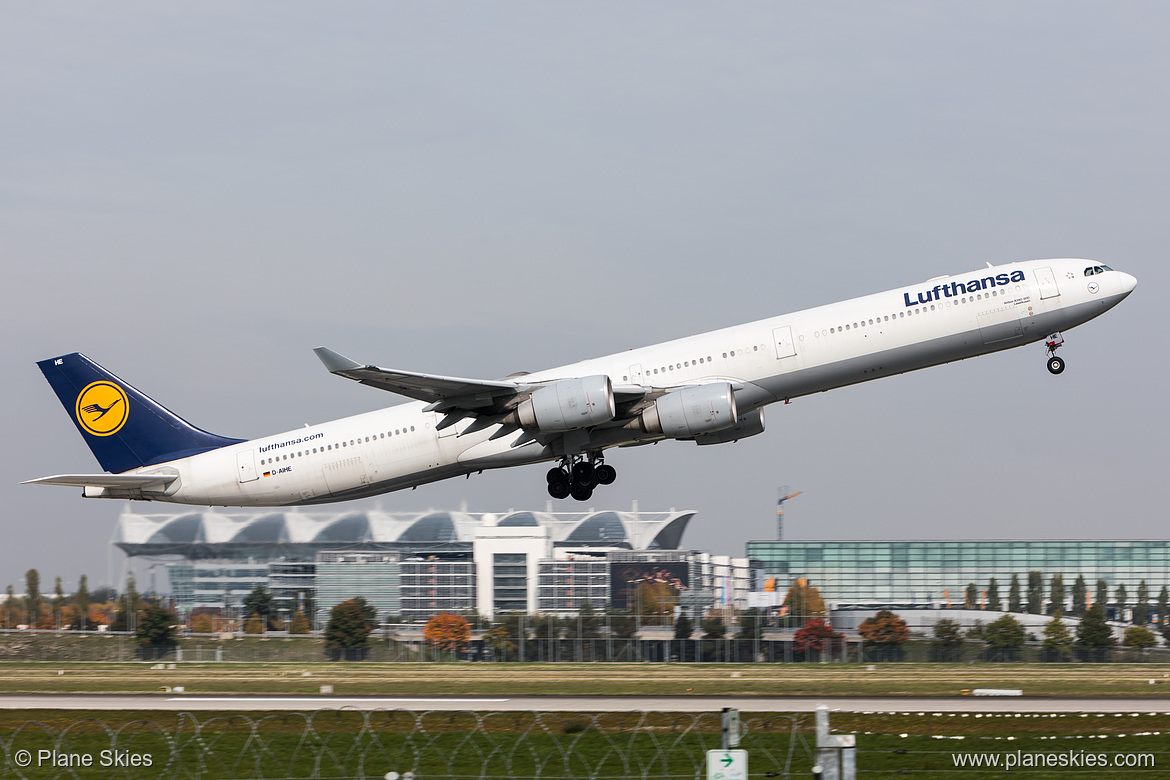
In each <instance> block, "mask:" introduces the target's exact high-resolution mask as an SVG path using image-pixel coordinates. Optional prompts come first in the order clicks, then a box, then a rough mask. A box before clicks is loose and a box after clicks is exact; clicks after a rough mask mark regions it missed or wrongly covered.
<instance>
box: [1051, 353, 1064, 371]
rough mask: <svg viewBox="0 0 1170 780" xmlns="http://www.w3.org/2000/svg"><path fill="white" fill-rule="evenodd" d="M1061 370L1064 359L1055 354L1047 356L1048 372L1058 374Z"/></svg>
mask: <svg viewBox="0 0 1170 780" xmlns="http://www.w3.org/2000/svg"><path fill="white" fill-rule="evenodd" d="M1061 371H1064V361H1063V360H1062V359H1060V358H1058V357H1057V356H1056V355H1053V356H1052V357H1050V358H1048V373H1050V374H1059V373H1060V372H1061Z"/></svg>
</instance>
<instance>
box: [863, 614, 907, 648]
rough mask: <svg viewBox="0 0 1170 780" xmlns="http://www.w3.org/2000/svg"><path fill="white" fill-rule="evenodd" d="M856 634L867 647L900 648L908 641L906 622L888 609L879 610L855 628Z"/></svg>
mask: <svg viewBox="0 0 1170 780" xmlns="http://www.w3.org/2000/svg"><path fill="white" fill-rule="evenodd" d="M857 633H859V634H861V638H862V640H863V641H864V642H865V645H866V646H867V647H901V646H902V645H903V644H905V643H906V641H907V640H908V639H910V627H909V626H907V625H906V621H905V620H903V619H902V618H900V617H898V616H897V615H896V614H894V613H893V612H891V611H890V610H888V609H883V610H880V611H879V612H878V613H877V614H876V615H874V616H873V617H868V618H866V619H865V620H863V621H862V622H861V625H860V626H858V627H857Z"/></svg>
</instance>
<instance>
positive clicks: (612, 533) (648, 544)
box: [113, 509, 695, 559]
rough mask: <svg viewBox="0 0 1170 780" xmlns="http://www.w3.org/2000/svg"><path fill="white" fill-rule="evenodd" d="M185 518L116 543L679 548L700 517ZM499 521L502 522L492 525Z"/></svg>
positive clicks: (293, 549) (224, 549)
mask: <svg viewBox="0 0 1170 780" xmlns="http://www.w3.org/2000/svg"><path fill="white" fill-rule="evenodd" d="M487 514H488V513H478V512H446V511H436V510H431V511H426V512H383V511H380V510H358V511H353V510H350V511H345V512H306V511H303V510H300V509H294V510H289V511H276V512H273V511H271V510H264V511H262V512H261V511H256V512H244V511H241V512H220V511H212V510H208V511H203V512H179V513H152V514H137V513H135V512H130V511H126V512H123V513H122V515H121V516H120V517H119V518H118V524H117V527H116V528H115V530H114V538H113V543H114V544H115V545H117V546H118V547H119V548H120V549H121V550H122V551H123V552H125V553H126V554H127V555H130V556H137V555H181V556H183V557H185V558H190V559H209V558H249V557H251V558H256V559H276V558H312V557H314V556H315V555H316V554H317V553H318V552H320V551H322V550H403V551H412V552H415V551H422V550H457V549H469V548H470V546H471V543H472V541H473V540H474V538H475V532H476V530H477V529H478V528H481V527H485V526H490V525H497V526H503V527H508V526H511V527H532V528H546V529H548V531H549V535H550V536H551V538H552V540H553V544H555V545H557V546H560V547H607V548H615V547H617V548H622V549H628V550H677V549H679V546H680V544H681V542H682V535H683V531H685V530H686V526H687V523H689V522H690V520H691V518H692V517H694V514H695V513H694V512H678V511H674V510H672V511H669V512H615V511H612V510H604V511H600V512H533V511H529V510H522V511H509V512H506V513H494V514H493V515H492V516H491V517H489V519H488V522H487V523H485V522H484V517H485V515H487ZM493 518H494V522H492V520H493Z"/></svg>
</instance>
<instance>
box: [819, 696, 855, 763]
mask: <svg viewBox="0 0 1170 780" xmlns="http://www.w3.org/2000/svg"><path fill="white" fill-rule="evenodd" d="M816 723H817V754H816V761H817V765H818V766H820V768H821V778H822V780H857V737H855V736H853V735H852V734H830V733H829V708H828V707H827V706H825V705H824V704H818V705H817V721H816Z"/></svg>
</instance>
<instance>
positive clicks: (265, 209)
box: [0, 2, 1170, 587]
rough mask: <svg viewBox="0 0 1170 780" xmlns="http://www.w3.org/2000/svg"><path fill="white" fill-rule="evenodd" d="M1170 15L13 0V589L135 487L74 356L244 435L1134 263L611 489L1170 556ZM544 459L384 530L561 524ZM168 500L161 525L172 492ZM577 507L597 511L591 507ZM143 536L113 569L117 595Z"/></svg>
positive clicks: (6, 91) (842, 534) (70, 570)
mask: <svg viewBox="0 0 1170 780" xmlns="http://www.w3.org/2000/svg"><path fill="white" fill-rule="evenodd" d="M1168 36H1170V7H1168V6H1166V5H1165V4H1164V3H1126V2H1118V3H1108V4H1106V3H1070V2H1051V3H984V2H980V3H927V2H924V3H909V4H906V3H883V4H878V3H869V2H857V3H736V4H726V3H721V4H715V3H710V4H694V3H679V2H662V3H654V2H649V3H636V4H630V3H588V4H584V3H581V4H579V3H549V2H540V3H510V4H482V3H463V4H456V3H422V2H419V3H394V2H368V3H363V2H352V3H345V4H341V5H338V4H323V3H322V4H305V3H287V2H279V3H277V2H272V3H249V4H238V3H215V2H210V3H198V4H193V3H192V4H173V3H172V4H161V5H160V4H158V3H147V2H142V3H125V2H112V3H101V4H97V5H95V4H66V3H36V4H9V5H8V7H7V9H6V13H5V18H4V23H3V24H2V25H0V259H2V262H3V268H4V284H3V287H2V292H0V295H2V299H0V304H2V305H0V318H2V319H0V321H2V322H3V327H4V333H5V336H6V337H5V338H4V339H3V340H2V342H0V356H2V357H3V365H4V366H5V367H6V370H5V376H7V377H8V380H7V381H6V382H4V383H3V390H2V392H3V406H2V408H3V409H4V410H6V412H7V415H6V418H7V420H8V421H9V436H8V437H7V446H6V447H3V448H2V449H0V475H2V477H3V479H0V506H3V517H4V520H5V522H4V524H3V528H2V530H0V539H2V540H3V545H2V546H0V587H2V586H3V585H4V584H6V583H7V582H13V583H15V584H17V585H18V586H19V585H20V584H21V583H22V582H23V573H24V571H25V569H27V568H29V567H30V566H35V567H37V568H38V569H39V570H40V572H41V575H42V582H46V583H49V584H50V585H51V582H52V578H53V577H54V576H57V575H60V576H62V577H63V578H64V579H65V580H66V582H67V583H68V582H75V581H76V577H77V574H79V573H81V572H83V571H85V572H88V573H89V574H90V577H91V582H94V581H99V580H104V579H105V574H106V567H107V564H106V561H107V541H108V539H109V535H110V532H111V530H112V528H113V524H114V521H115V519H116V517H117V515H118V513H119V512H120V511H121V510H122V506H123V505H122V504H121V503H119V502H104V501H92V500H89V501H87V500H83V499H81V498H80V496H79V495H78V492H77V491H74V490H70V489H62V488H46V487H33V486H21V485H18V484H17V483H18V482H19V481H20V480H22V479H28V478H32V477H38V476H43V475H47V474H54V473H62V472H86V471H96V470H97V465H96V462H95V461H94V459H93V457H92V456H91V455H90V453H89V451H88V449H87V448H86V447H85V445H84V443H83V442H82V440H81V438H80V436H79V435H78V433H77V431H76V430H75V428H74V427H73V425H72V424H71V423H70V420H69V417H68V415H67V414H66V413H65V412H64V410H63V409H62V408H61V406H60V405H59V403H58V402H57V399H56V398H55V396H54V395H53V394H52V392H51V391H50V389H49V387H48V385H47V384H46V383H45V381H44V379H43V378H42V377H41V374H40V372H39V371H38V370H37V368H36V366H35V365H34V363H35V361H36V360H39V359H43V358H46V357H51V356H55V355H58V354H61V353H65V352H70V351H74V350H79V351H82V352H85V353H86V354H88V355H89V356H91V357H92V358H94V359H95V360H97V361H98V362H100V363H103V364H104V365H106V366H107V367H109V368H110V369H111V370H113V371H114V372H115V373H117V374H119V375H120V376H122V377H123V378H124V379H126V380H127V381H130V382H132V383H134V384H135V385H137V386H138V387H139V388H140V389H142V390H144V391H146V392H147V393H149V394H151V395H153V396H154V397H155V398H157V399H158V400H160V401H161V402H162V403H164V404H166V405H167V406H169V407H170V408H172V409H173V410H175V411H176V412H178V413H179V414H181V415H183V416H184V417H186V418H187V419H189V420H191V421H192V422H193V423H195V424H196V425H199V426H201V427H203V428H206V429H208V430H211V431H214V432H216V433H221V434H224V435H231V436H241V437H254V436H260V435H265V434H269V433H274V432H277V431H280V430H286V429H289V428H295V427H298V426H300V425H301V424H303V423H304V422H317V421H323V420H328V419H332V418H335V417H339V416H343V415H347V414H352V413H357V412H361V411H366V410H370V409H375V408H378V407H380V406H386V405H390V404H393V403H397V402H398V399H396V398H395V397H393V396H390V395H388V394H386V393H382V392H380V391H377V390H373V389H370V388H365V387H361V386H358V385H356V384H354V383H352V382H348V381H346V380H342V379H338V378H335V377H332V376H330V375H329V374H327V373H326V372H325V370H324V369H323V367H322V366H321V365H320V363H319V362H318V361H317V359H316V358H315V357H314V356H313V354H312V352H311V351H310V350H311V348H312V347H315V346H318V345H328V346H330V347H332V348H333V349H336V350H338V351H339V352H342V353H344V354H347V355H349V356H351V357H353V358H355V359H358V360H361V361H368V362H373V363H377V364H379V365H383V366H393V367H400V368H405V369H411V370H418V371H427V372H435V373H447V374H455V375H463V376H473V377H485V378H494V377H499V376H504V375H506V374H509V373H511V372H513V371H519V370H536V369H539V368H544V367H548V366H554V365H558V364H561V363H567V362H573V361H576V360H579V359H582V358H586V357H591V356H596V355H602V354H607V353H610V352H615V351H619V350H623V349H626V348H629V347H634V346H640V345H644V344H648V343H653V342H656V341H662V340H666V339H669V338H675V337H679V336H683V335H688V334H691V333H696V332H701V331H705V330H710V329H713V328H718V327H722V326H726V325H732V324H736V323H738V322H746V321H750V320H753V319H758V318H761V317H766V316H771V315H775V314H780V313H783V312H786V311H792V310H797V309H801V308H806V307H810V306H814V305H818V304H822V303H828V302H831V301H835V300H840V299H843V298H849V297H853V296H857V295H863V294H868V293H871V292H877V291H879V290H883V289H887V288H891V287H896V286H901V285H906V284H913V283H916V282H919V281H921V280H924V279H926V278H928V277H932V276H936V275H939V274H945V273H959V272H962V271H964V270H969V269H973V268H978V267H982V266H983V265H984V263H985V262H988V261H990V262H993V263H1001V262H1009V261H1012V260H1027V259H1032V258H1038V257H1069V256H1072V257H1091V258H1096V259H1098V260H1100V261H1102V262H1105V263H1108V264H1110V265H1112V266H1114V267H1116V268H1119V269H1122V270H1125V271H1128V272H1130V273H1133V274H1134V275H1136V276H1137V277H1138V279H1139V286H1138V289H1137V291H1136V292H1135V293H1134V295H1132V296H1131V297H1130V298H1129V299H1128V300H1127V301H1126V302H1125V303H1124V304H1123V305H1121V306H1120V307H1118V308H1117V309H1115V310H1113V311H1111V312H1109V313H1108V314H1106V315H1105V316H1104V317H1102V318H1100V319H1098V320H1096V321H1094V322H1091V323H1089V324H1087V325H1084V326H1082V327H1081V328H1079V329H1077V330H1074V331H1070V332H1069V333H1067V334H1066V338H1067V344H1066V347H1065V348H1064V350H1063V351H1062V355H1063V357H1065V359H1066V360H1067V361H1068V370H1067V371H1066V372H1065V373H1064V374H1063V375H1062V376H1060V377H1052V376H1050V375H1049V374H1048V373H1047V371H1045V369H1044V351H1043V348H1042V347H1041V346H1039V345H1034V346H1031V347H1025V348H1022V349H1017V350H1014V351H1011V352H1008V353H1003V354H999V355H993V356H989V357H984V358H980V359H977V360H973V361H967V362H965V363H962V364H958V365H951V366H944V367H939V368H935V369H930V370H927V371H924V372H918V373H916V374H913V375H909V376H902V377H896V378H890V379H885V380H883V381H881V382H876V383H870V384H866V385H860V386H857V387H853V388H848V389H844V390H839V391H835V392H833V393H829V394H824V395H820V396H817V397H814V398H807V399H800V400H798V401H796V402H794V403H793V404H791V405H789V406H777V407H771V408H770V409H768V412H767V423H768V431H767V432H766V433H765V434H764V435H762V436H758V437H755V438H753V439H749V440H745V441H742V442H740V443H738V444H735V445H725V446H721V447H704V448H701V449H700V448H697V447H695V446H694V445H692V444H687V443H665V444H662V445H659V446H657V447H654V448H644V449H636V450H631V451H619V452H615V453H613V454H612V455H611V457H610V462H611V463H613V464H614V465H615V466H616V467H617V468H618V472H619V477H618V482H617V483H616V484H614V485H613V486H611V487H609V488H602V489H599V490H598V491H597V492H596V493H595V494H594V498H593V501H592V502H591V503H592V505H593V506H595V507H597V508H625V507H628V506H629V505H630V502H631V500H633V499H637V500H639V502H640V504H641V507H642V508H643V509H648V510H653V509H665V508H669V507H672V506H673V507H678V508H680V509H681V508H691V509H695V510H697V511H698V513H699V514H698V517H697V518H696V520H695V521H694V522H693V523H692V525H691V527H690V530H689V532H688V534H687V536H686V537H685V540H684V541H685V542H686V543H688V544H689V545H692V546H695V547H699V548H706V549H711V550H713V551H715V552H719V553H729V554H734V555H742V554H743V552H744V542H745V541H746V540H748V539H754V538H771V537H772V534H773V533H774V511H775V500H776V491H777V486H778V485H780V484H789V485H791V486H792V488H793V489H794V490H797V489H799V490H803V491H804V495H802V496H800V497H799V498H798V499H796V500H794V501H793V502H792V503H791V504H790V505H789V514H788V519H789V538H806V539H807V538H824V539H856V538H883V539H888V538H895V539H902V538H1047V537H1053V538H1061V537H1071V538H1091V537H1107V538H1114V537H1119V538H1129V537H1133V538H1150V537H1153V538H1157V537H1159V536H1162V535H1164V534H1165V528H1166V522H1165V520H1166V510H1165V508H1164V507H1165V501H1164V485H1163V484H1162V480H1164V479H1165V478H1166V473H1167V468H1166V467H1167V455H1166V449H1165V441H1164V440H1165V437H1166V433H1167V413H1166V408H1165V400H1164V399H1165V395H1166V389H1167V371H1166V368H1165V359H1164V357H1163V353H1164V349H1163V348H1162V347H1161V344H1160V343H1159V340H1158V339H1159V334H1160V332H1161V331H1160V326H1159V325H1158V320H1157V319H1156V318H1155V317H1154V316H1153V315H1154V313H1156V311H1157V310H1158V308H1160V303H1159V301H1160V291H1161V290H1162V289H1166V287H1167V282H1168V281H1170V280H1168V279H1167V275H1168V274H1167V269H1166V263H1165V259H1164V255H1165V252H1166V250H1167V229H1166V224H1167V217H1166V213H1167V207H1168V205H1170V204H1168V197H1167V195H1168V193H1167V188H1168V182H1170V170H1168V168H1170V166H1168V160H1170V155H1168V153H1167V143H1168V141H1167V139H1170V102H1168V100H1167V87H1166V77H1167V74H1168V73H1170V48H1168V47H1166V46H1165V40H1166V39H1167V37H1168ZM544 470H545V467H543V466H533V467H529V468H523V469H513V470H509V471H503V472H494V473H491V472H489V473H486V474H484V475H482V476H476V477H473V478H472V479H470V480H466V481H465V480H458V481H448V482H443V483H438V484H435V485H431V486H426V487H422V488H419V489H418V490H416V491H408V492H404V493H395V494H389V495H386V496H383V497H381V499H379V500H377V501H371V502H368V503H369V504H370V505H373V504H375V503H380V504H381V506H383V507H384V508H386V509H393V510H397V509H403V510H410V509H426V508H430V507H434V508H443V509H448V508H457V507H458V506H459V505H460V504H461V503H462V502H467V504H468V506H469V508H470V509H472V510H473V511H499V510H505V509H508V508H509V507H516V508H543V507H544V505H545V502H546V500H547V496H546V494H545V490H544V479H543V472H544ZM141 506H143V511H157V510H163V511H165V510H167V509H168V508H169V506H168V505H164V504H151V505H141ZM561 506H565V507H568V506H569V505H568V504H567V503H566V504H562V505H561ZM117 561H120V554H119V556H118V558H117V560H116V565H115V573H117V570H118V565H117Z"/></svg>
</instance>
